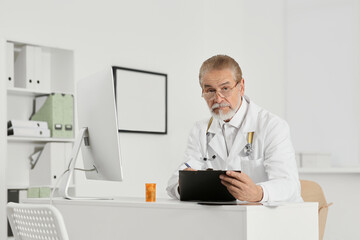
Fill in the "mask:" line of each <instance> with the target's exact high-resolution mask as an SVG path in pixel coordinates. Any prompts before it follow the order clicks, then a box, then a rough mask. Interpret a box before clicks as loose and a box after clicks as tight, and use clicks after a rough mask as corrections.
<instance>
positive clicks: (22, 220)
mask: <svg viewBox="0 0 360 240" xmlns="http://www.w3.org/2000/svg"><path fill="white" fill-rule="evenodd" d="M7 216H8V219H9V222H10V226H11V229H12V231H13V233H14V237H15V239H16V240H35V239H56V240H69V238H68V234H67V231H66V227H65V224H64V220H63V218H62V215H61V213H60V212H59V210H57V209H56V208H55V207H54V206H51V205H47V204H18V203H8V204H7Z"/></svg>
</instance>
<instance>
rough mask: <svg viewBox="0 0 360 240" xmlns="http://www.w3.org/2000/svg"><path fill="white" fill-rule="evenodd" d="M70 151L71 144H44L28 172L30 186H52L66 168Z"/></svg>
mask: <svg viewBox="0 0 360 240" xmlns="http://www.w3.org/2000/svg"><path fill="white" fill-rule="evenodd" d="M71 150H72V144H71V143H46V144H45V147H44V148H43V150H42V151H41V154H40V156H39V157H38V160H37V162H36V164H35V166H34V168H33V169H31V170H30V174H29V184H30V186H54V185H55V183H56V181H57V180H58V179H59V177H60V176H61V174H62V173H63V172H64V171H65V169H66V168H67V166H68V161H69V159H70V154H71Z"/></svg>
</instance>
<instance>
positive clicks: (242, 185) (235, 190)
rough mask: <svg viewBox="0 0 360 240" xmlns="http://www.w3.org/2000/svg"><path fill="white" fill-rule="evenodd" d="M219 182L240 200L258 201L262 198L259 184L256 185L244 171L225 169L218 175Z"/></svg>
mask: <svg viewBox="0 0 360 240" xmlns="http://www.w3.org/2000/svg"><path fill="white" fill-rule="evenodd" d="M220 179H221V183H222V184H223V185H225V186H226V188H227V189H228V191H229V192H230V193H231V195H233V196H234V197H235V198H236V199H238V200H240V201H248V202H259V201H261V200H262V198H263V190H262V187H261V186H257V185H256V184H255V183H254V182H253V181H252V180H251V178H250V177H249V176H248V175H247V174H245V173H242V172H241V173H239V172H234V171H226V175H224V174H221V175H220Z"/></svg>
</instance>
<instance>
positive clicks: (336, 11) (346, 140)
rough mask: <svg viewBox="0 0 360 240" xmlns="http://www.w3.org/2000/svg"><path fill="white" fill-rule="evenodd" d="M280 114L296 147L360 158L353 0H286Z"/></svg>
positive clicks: (340, 159)
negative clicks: (283, 97)
mask: <svg viewBox="0 0 360 240" xmlns="http://www.w3.org/2000/svg"><path fill="white" fill-rule="evenodd" d="M286 12H287V21H286V23H287V24H286V39H287V47H286V53H287V54H286V66H287V67H286V71H287V74H286V80H287V88H286V118H287V120H288V121H289V124H290V126H291V129H292V135H293V140H294V146H295V149H296V150H297V151H299V152H315V153H316V152H318V153H319V152H320V153H331V155H332V163H333V165H337V166H353V165H358V164H359V163H360V124H359V122H360V101H359V93H360V91H359V90H360V84H359V77H360V76H359V65H360V51H359V50H360V49H359V42H360V35H359V34H360V33H359V29H360V21H359V16H360V9H359V1H357V0H346V1H344V0H331V1H327V0H315V1H314V0H306V1H303V0H289V1H287V7H286Z"/></svg>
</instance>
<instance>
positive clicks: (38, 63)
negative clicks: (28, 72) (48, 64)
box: [33, 47, 43, 90]
mask: <svg viewBox="0 0 360 240" xmlns="http://www.w3.org/2000/svg"><path fill="white" fill-rule="evenodd" d="M42 69H43V66H42V51H41V47H34V78H35V79H34V82H33V83H34V89H38V90H40V89H42V84H43V79H42Z"/></svg>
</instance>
